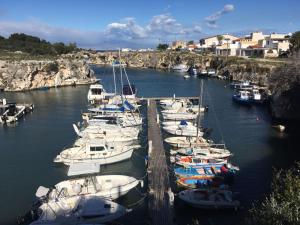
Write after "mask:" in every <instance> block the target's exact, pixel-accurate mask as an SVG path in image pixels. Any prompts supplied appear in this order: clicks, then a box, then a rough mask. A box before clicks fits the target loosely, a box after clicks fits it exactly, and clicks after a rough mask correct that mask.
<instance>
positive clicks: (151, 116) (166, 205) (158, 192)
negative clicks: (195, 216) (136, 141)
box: [148, 99, 173, 225]
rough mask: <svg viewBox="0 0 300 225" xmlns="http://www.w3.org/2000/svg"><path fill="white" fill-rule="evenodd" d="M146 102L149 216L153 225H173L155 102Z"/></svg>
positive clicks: (167, 175)
mask: <svg viewBox="0 0 300 225" xmlns="http://www.w3.org/2000/svg"><path fill="white" fill-rule="evenodd" d="M148 101H149V104H148V141H149V152H148V155H149V160H148V186H149V202H148V207H149V209H148V210H149V216H150V219H151V224H153V225H173V207H172V203H170V202H172V197H171V198H170V195H169V194H170V193H171V192H170V190H171V189H170V181H169V171H168V166H167V162H166V155H165V150H164V146H163V142H162V135H161V129H160V127H159V124H158V123H157V115H158V114H157V109H156V102H155V100H153V99H152V100H148ZM168 193H169V194H168ZM171 196H172V193H171Z"/></svg>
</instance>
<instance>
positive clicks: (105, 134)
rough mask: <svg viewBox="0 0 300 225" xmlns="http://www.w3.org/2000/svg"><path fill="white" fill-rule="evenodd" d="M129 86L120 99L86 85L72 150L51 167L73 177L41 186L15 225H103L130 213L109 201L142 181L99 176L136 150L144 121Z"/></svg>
mask: <svg viewBox="0 0 300 225" xmlns="http://www.w3.org/2000/svg"><path fill="white" fill-rule="evenodd" d="M120 66H121V65H120ZM114 76H115V74H114ZM128 85H129V86H124V88H123V90H122V91H121V93H120V94H118V93H117V92H114V93H107V92H106V91H105V89H104V87H103V85H102V84H100V83H99V84H93V85H91V86H90V90H89V92H88V101H89V103H90V105H89V109H88V112H87V113H84V114H83V115H82V117H83V120H84V121H83V122H82V123H80V124H78V125H76V124H73V128H74V131H75V133H76V134H77V136H78V138H77V139H76V140H75V142H74V144H73V146H71V147H69V148H67V149H64V150H62V152H60V153H59V154H58V155H57V156H56V157H55V158H54V162H55V163H62V164H65V165H67V166H69V170H68V176H72V177H71V178H70V179H67V180H64V181H61V182H59V183H57V184H55V185H54V186H53V187H52V188H46V187H43V186H40V187H39V188H38V189H37V192H36V197H37V202H36V204H34V205H33V207H32V209H31V210H30V212H29V213H28V214H27V217H23V218H21V219H20V220H19V221H18V222H20V223H24V222H25V223H27V224H28V223H30V224H31V225H36V224H52V223H54V224H77V223H78V222H80V223H83V222H92V223H95V222H96V223H106V222H112V221H113V220H116V219H118V218H119V217H121V216H123V215H125V214H126V213H128V212H129V211H130V209H127V208H126V207H125V206H122V205H120V204H118V203H116V202H114V200H116V199H118V198H119V197H121V196H124V195H126V194H127V193H128V192H129V191H131V190H132V189H134V188H136V187H137V186H138V185H139V184H141V185H142V184H143V180H142V179H138V178H135V177H132V176H127V175H120V174H111V175H107V174H106V175H101V174H99V173H100V166H102V165H108V164H113V163H119V162H121V161H124V160H128V159H130V158H131V156H132V154H133V152H134V151H136V149H139V148H140V147H141V146H140V145H139V133H140V126H141V125H142V122H143V119H142V117H141V116H140V114H139V112H138V107H139V104H138V103H137V100H136V98H135V95H133V94H132V93H133V86H131V85H130V84H128ZM134 90H135V88H134ZM125 92H126V93H125ZM120 108H121V109H120ZM119 109H120V110H119ZM139 193H140V192H139ZM25 218H27V219H28V220H26V221H25Z"/></svg>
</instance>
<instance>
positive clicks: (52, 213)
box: [30, 194, 127, 225]
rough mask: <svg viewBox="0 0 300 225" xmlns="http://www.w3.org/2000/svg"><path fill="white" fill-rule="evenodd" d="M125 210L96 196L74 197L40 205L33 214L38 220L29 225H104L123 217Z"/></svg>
mask: <svg viewBox="0 0 300 225" xmlns="http://www.w3.org/2000/svg"><path fill="white" fill-rule="evenodd" d="M126 212H127V209H126V208H125V207H123V206H121V205H119V204H117V203H115V202H112V201H109V200H106V199H103V198H102V197H99V196H97V195H93V194H91V195H76V196H72V197H66V198H59V199H56V200H52V201H47V202H44V203H42V204H41V205H40V206H39V208H38V209H37V210H35V211H34V212H33V215H32V217H33V218H36V217H37V218H38V219H37V220H36V221H34V222H32V223H30V225H38V224H48V223H49V224H53V222H55V223H57V224H76V223H77V222H79V221H83V220H84V221H86V220H88V221H91V222H92V221H96V222H97V223H106V222H111V221H113V220H116V219H118V218H119V217H121V216H123V215H125V214H126Z"/></svg>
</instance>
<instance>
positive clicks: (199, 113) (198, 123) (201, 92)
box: [196, 79, 203, 141]
mask: <svg viewBox="0 0 300 225" xmlns="http://www.w3.org/2000/svg"><path fill="white" fill-rule="evenodd" d="M200 87H201V88H200V95H199V104H198V121H197V136H196V140H197V141H198V135H199V127H200V122H201V108H202V95H203V80H202V79H201V84H200Z"/></svg>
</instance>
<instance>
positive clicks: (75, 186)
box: [72, 183, 82, 195]
mask: <svg viewBox="0 0 300 225" xmlns="http://www.w3.org/2000/svg"><path fill="white" fill-rule="evenodd" d="M72 190H73V191H74V192H75V193H76V194H77V195H78V194H80V193H81V191H82V187H81V185H80V184H78V183H76V184H73V185H72Z"/></svg>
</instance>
